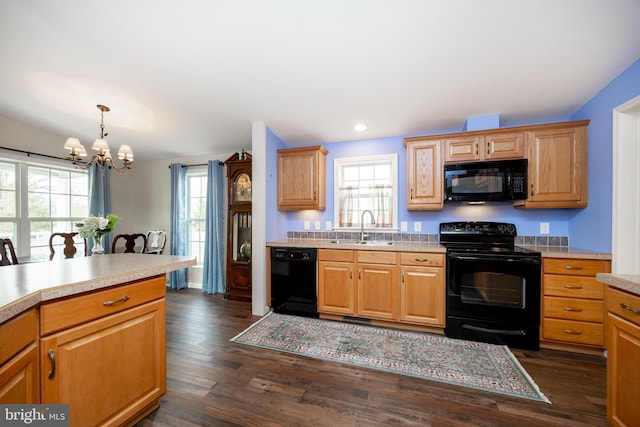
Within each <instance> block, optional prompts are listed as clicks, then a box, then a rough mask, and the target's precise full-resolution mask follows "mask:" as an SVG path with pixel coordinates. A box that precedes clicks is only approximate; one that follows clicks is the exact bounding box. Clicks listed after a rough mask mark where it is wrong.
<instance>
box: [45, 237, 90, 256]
mask: <svg viewBox="0 0 640 427" xmlns="http://www.w3.org/2000/svg"><path fill="white" fill-rule="evenodd" d="M77 235H78V233H77V232H73V233H53V234H51V236H50V237H49V251H50V252H51V255H49V259H53V257H54V256H55V254H56V247H60V246H63V248H62V253H63V254H64V257H65V258H74V257H75V256H76V255H77V254H78V248H77V247H76V243H78V244H79V245H81V246H84V249H82V251H83V252H81V253H84V256H87V240H86V239H82V241H81V242H76V240H75V239H74V238H75V237H76V236H77ZM60 239H63V243H62V245H60V244H58V243H56V241H59V240H60Z"/></svg>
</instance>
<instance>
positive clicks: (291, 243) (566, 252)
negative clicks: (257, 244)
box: [267, 239, 611, 260]
mask: <svg viewBox="0 0 640 427" xmlns="http://www.w3.org/2000/svg"><path fill="white" fill-rule="evenodd" d="M267 246H271V247H292V248H317V249H359V250H371V251H396V252H405V251H406V252H431V253H446V251H447V250H446V248H445V247H444V246H442V245H441V244H439V243H427V242H409V241H407V242H405V241H394V242H393V245H383V244H381V245H362V244H358V243H352V244H351V243H331V240H324V239H288V240H282V241H277V242H267ZM522 247H523V248H527V249H532V250H535V251H538V252H540V253H541V254H542V257H543V258H577V259H602V260H610V259H611V254H607V253H602V252H596V251H590V250H585V249H579V248H572V247H561V246H522Z"/></svg>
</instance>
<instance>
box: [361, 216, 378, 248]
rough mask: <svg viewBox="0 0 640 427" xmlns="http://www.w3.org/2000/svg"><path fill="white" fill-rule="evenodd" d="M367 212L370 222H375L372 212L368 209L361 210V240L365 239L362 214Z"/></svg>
mask: <svg viewBox="0 0 640 427" xmlns="http://www.w3.org/2000/svg"><path fill="white" fill-rule="evenodd" d="M367 212H369V216H370V217H371V224H375V223H376V220H375V219H373V212H371V211H370V210H368V209H367V210H365V211H363V212H362V215H361V216H360V241H361V242H363V241H364V240H365V238H364V214H366V213H367ZM368 238H369V236H367V239H368Z"/></svg>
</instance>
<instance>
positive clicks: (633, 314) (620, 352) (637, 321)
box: [607, 288, 640, 427]
mask: <svg viewBox="0 0 640 427" xmlns="http://www.w3.org/2000/svg"><path fill="white" fill-rule="evenodd" d="M607 310H608V314H607V350H608V355H607V418H608V419H609V422H610V423H611V425H612V426H627V427H632V426H637V425H638V423H639V422H640V405H638V401H639V400H640V364H639V363H638V361H640V297H638V296H635V295H631V294H628V293H626V292H622V291H618V290H615V289H611V288H609V289H608V290H607Z"/></svg>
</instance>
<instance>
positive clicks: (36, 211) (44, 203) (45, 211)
mask: <svg viewBox="0 0 640 427" xmlns="http://www.w3.org/2000/svg"><path fill="white" fill-rule="evenodd" d="M28 211H29V218H48V217H50V216H51V210H50V203H49V194H48V193H29V206H28Z"/></svg>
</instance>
